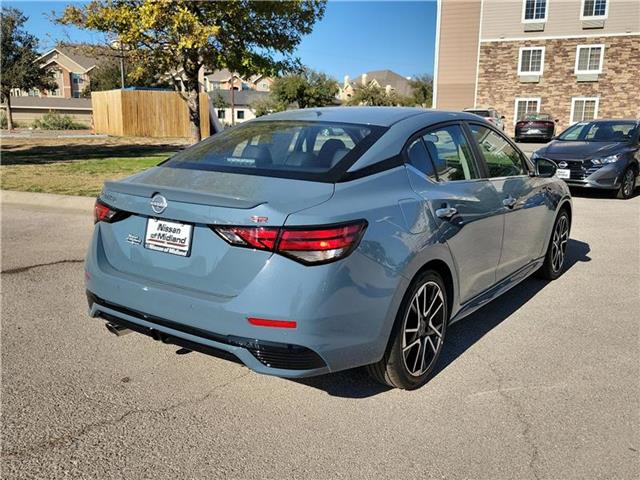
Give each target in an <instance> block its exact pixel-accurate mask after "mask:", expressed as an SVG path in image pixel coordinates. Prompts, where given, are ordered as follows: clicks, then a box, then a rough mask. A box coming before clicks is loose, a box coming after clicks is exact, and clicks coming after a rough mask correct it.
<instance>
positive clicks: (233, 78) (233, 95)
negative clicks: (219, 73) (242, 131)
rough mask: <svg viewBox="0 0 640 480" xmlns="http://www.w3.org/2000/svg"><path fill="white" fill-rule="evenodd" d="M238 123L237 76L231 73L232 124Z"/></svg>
mask: <svg viewBox="0 0 640 480" xmlns="http://www.w3.org/2000/svg"><path fill="white" fill-rule="evenodd" d="M235 124H236V76H235V74H233V73H232V74H231V126H234V125H235Z"/></svg>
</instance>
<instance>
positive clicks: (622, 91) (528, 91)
mask: <svg viewBox="0 0 640 480" xmlns="http://www.w3.org/2000/svg"><path fill="white" fill-rule="evenodd" d="M638 65H640V1H638V0H563V1H554V0H510V1H504V0H438V19H437V32H436V61H435V67H434V70H435V72H434V95H433V98H434V107H435V108H438V109H444V110H462V109H464V108H467V107H480V106H486V105H491V106H493V107H495V108H496V109H497V110H498V111H499V112H500V113H501V114H502V115H505V116H506V129H507V132H513V129H514V124H515V122H516V121H517V119H518V118H520V117H521V116H522V115H524V114H526V113H530V112H546V113H549V114H551V115H552V116H553V117H554V118H557V119H558V120H559V122H558V127H559V129H564V128H565V127H567V126H569V125H570V124H572V123H575V122H578V121H582V120H589V119H592V118H601V117H617V118H620V117H631V118H639V117H640V100H638V92H637V90H638V88H639V87H640V77H639V76H638Z"/></svg>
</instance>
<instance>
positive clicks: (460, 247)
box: [407, 122, 504, 302]
mask: <svg viewBox="0 0 640 480" xmlns="http://www.w3.org/2000/svg"><path fill="white" fill-rule="evenodd" d="M407 162H408V164H409V165H410V166H409V167H408V170H409V178H410V181H411V185H412V187H413V188H414V190H415V191H416V192H417V193H418V194H419V195H420V196H422V197H423V198H424V199H425V203H426V208H428V209H430V210H431V213H432V215H433V216H434V217H435V218H436V222H437V223H438V225H439V230H440V236H441V238H442V240H443V241H446V242H447V245H448V246H449V249H450V250H451V253H452V255H453V258H454V261H455V264H456V268H457V270H458V280H459V288H460V300H461V302H465V301H467V300H469V299H471V298H472V297H474V296H476V295H477V294H479V293H481V292H483V291H484V290H486V289H488V288H489V287H491V286H492V285H493V284H494V283H495V281H496V266H497V265H498V261H499V258H500V249H501V244H502V230H503V221H504V219H503V215H502V206H501V203H500V200H499V198H498V195H497V193H496V191H495V188H494V187H493V185H492V183H491V182H490V181H488V180H487V179H485V178H482V174H481V169H480V165H479V164H478V162H477V160H476V159H475V158H474V154H473V149H472V148H471V144H470V139H469V138H468V136H467V134H466V133H465V131H464V129H463V127H462V125H461V124H460V123H458V122H453V123H448V124H443V125H441V126H437V127H432V128H431V129H429V130H425V131H424V132H420V133H418V134H417V135H415V136H414V137H413V138H412V140H411V141H410V142H409V145H408V148H407Z"/></svg>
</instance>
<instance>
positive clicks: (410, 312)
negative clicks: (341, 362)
mask: <svg viewBox="0 0 640 480" xmlns="http://www.w3.org/2000/svg"><path fill="white" fill-rule="evenodd" d="M434 286H437V290H436V289H435V287H434ZM423 287H424V290H423ZM422 292H426V293H425V295H424V298H425V300H426V301H425V302H424V303H425V304H426V303H427V302H431V300H428V299H427V298H428V297H427V296H428V295H430V294H431V293H433V292H437V293H434V294H433V298H432V300H433V303H431V306H432V309H430V310H429V313H430V315H428V316H429V317H431V318H433V325H432V323H431V322H429V323H428V325H426V324H425V323H426V322H424V321H423V320H421V316H420V315H416V314H415V313H414V312H417V311H418V310H417V309H416V307H415V304H414V299H415V297H416V295H417V294H418V293H420V296H421V297H422V296H423V294H422ZM447 300H448V299H447V290H446V287H445V284H444V281H443V280H442V277H441V276H440V275H439V274H438V273H437V272H435V271H433V270H426V271H425V272H423V273H421V274H420V275H419V276H418V277H417V278H416V279H415V280H414V281H413V282H412V283H411V286H410V287H409V288H408V290H407V293H406V294H405V296H404V299H403V300H402V304H401V305H400V308H399V310H398V314H397V316H396V320H395V323H394V326H393V329H392V331H391V336H390V338H389V343H388V345H387V349H386V351H385V354H384V356H383V357H382V359H381V360H380V361H379V362H377V363H374V364H372V365H368V366H367V370H368V372H369V374H370V375H371V376H372V377H373V378H374V379H375V380H376V381H378V382H380V383H382V384H384V385H388V386H390V387H393V388H401V389H404V390H413V389H416V388H419V387H421V386H422V385H424V384H425V383H427V381H428V379H429V377H430V375H431V373H432V372H433V369H434V368H435V366H436V364H437V362H438V357H439V356H440V352H441V351H442V348H443V344H444V337H445V332H446V329H447V322H448V321H449V309H448V306H447V305H448V304H447ZM436 302H437V303H436ZM419 306H420V304H419V302H418V307H419ZM423 310H424V309H423ZM436 317H437V318H436ZM414 320H415V321H416V322H417V324H416V327H417V331H416V332H415V335H416V337H415V338H414V339H413V340H411V341H410V342H409V345H408V346H405V347H404V348H403V341H405V340H406V338H405V336H409V335H411V333H408V332H406V330H413V329H412V328H406V329H405V326H407V327H409V326H413V324H411V325H409V322H413V321H414ZM432 326H433V328H432ZM438 329H439V331H440V333H439V334H438ZM423 330H424V332H423ZM421 334H424V336H423V337H420V335H421ZM427 338H429V339H430V340H427ZM434 338H435V340H433V339H434ZM416 342H419V343H418V344H417V345H416ZM405 343H406V342H405ZM411 345H414V346H415V347H417V348H418V350H416V348H413V347H412V346H411ZM420 348H422V349H423V351H422V350H419V349H420ZM421 351H422V358H420V352H421ZM427 352H429V356H428V357H427ZM413 355H415V356H413ZM414 359H415V362H414ZM427 360H428V361H429V363H428V364H427V363H426V362H427ZM418 361H419V362H420V368H419V370H414V372H413V373H412V372H411V368H410V367H408V366H407V364H408V363H413V369H416V366H417V362H418ZM423 369H424V371H423Z"/></svg>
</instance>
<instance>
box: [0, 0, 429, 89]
mask: <svg viewBox="0 0 640 480" xmlns="http://www.w3.org/2000/svg"><path fill="white" fill-rule="evenodd" d="M1 3H2V5H5V6H12V7H16V8H19V9H20V10H22V11H23V12H24V14H25V15H27V16H28V17H29V20H28V22H27V25H26V27H27V30H29V31H30V32H31V33H33V34H35V35H36V36H37V37H38V38H39V39H40V49H41V50H43V51H45V50H47V49H49V48H52V47H53V46H55V44H56V43H57V42H58V41H60V40H62V41H67V42H69V41H71V42H96V43H97V42H99V41H100V40H101V37H100V35H99V34H96V33H92V32H87V31H82V30H78V29H75V28H72V27H65V26H61V25H56V24H55V23H53V22H52V21H51V20H50V15H51V12H52V11H57V12H60V11H61V10H62V9H63V8H64V6H65V5H66V4H68V3H70V2H63V1H60V2H55V1H48V2H45V1H42V2H33V1H22V0H20V1H2V2H1ZM435 30H436V1H435V0H425V1H413V2H401V1H366V0H364V1H338V0H330V1H329V2H328V4H327V8H326V11H325V15H324V18H323V19H322V20H320V21H319V22H317V23H316V25H315V26H314V29H313V32H312V33H311V34H309V35H307V36H306V37H303V40H302V42H301V43H300V45H299V47H298V49H297V51H296V56H298V57H299V58H300V59H301V60H302V62H303V63H304V64H305V65H307V66H309V67H311V68H313V69H314V70H318V71H321V72H325V73H327V74H329V75H331V76H332V77H334V78H335V79H337V80H342V79H343V77H344V76H345V75H349V76H350V77H351V78H354V77H356V76H358V75H360V74H361V73H364V72H367V71H371V70H383V69H390V70H393V71H395V72H397V73H399V74H400V75H403V76H406V77H408V76H415V75H419V74H424V73H427V74H432V73H433V57H434V44H435Z"/></svg>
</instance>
